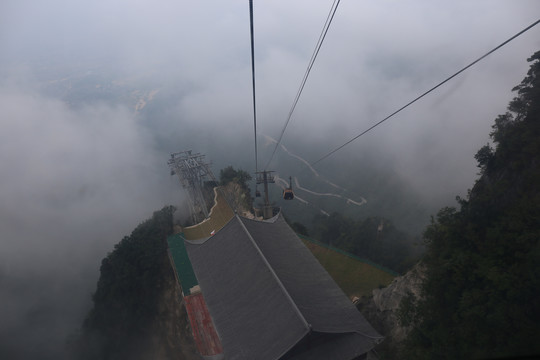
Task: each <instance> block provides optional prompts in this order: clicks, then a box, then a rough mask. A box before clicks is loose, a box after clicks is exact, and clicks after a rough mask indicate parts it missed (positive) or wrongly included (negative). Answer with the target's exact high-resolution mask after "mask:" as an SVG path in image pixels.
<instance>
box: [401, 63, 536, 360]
mask: <svg viewBox="0 0 540 360" xmlns="http://www.w3.org/2000/svg"><path fill="white" fill-rule="evenodd" d="M528 61H529V62H531V67H530V70H529V72H528V73H527V76H526V77H525V79H524V80H523V81H522V82H521V84H520V85H518V86H516V87H515V88H514V89H513V90H514V91H516V92H517V95H516V97H515V98H514V99H513V100H512V101H511V102H510V104H509V106H508V112H507V113H505V114H503V115H500V116H498V117H497V119H496V120H495V124H494V125H493V131H492V133H491V138H492V140H493V145H494V147H492V146H491V145H489V144H488V145H485V146H484V147H482V148H481V149H480V151H478V153H477V155H476V159H477V160H478V166H479V168H480V175H481V176H480V177H479V179H478V180H477V181H476V183H475V184H474V186H473V188H472V190H471V191H470V192H469V195H468V197H467V199H460V198H458V203H459V208H458V209H455V208H450V207H447V208H443V209H442V210H440V212H439V213H438V214H437V216H436V218H435V219H433V221H432V224H431V225H430V226H428V227H427V229H426V231H425V240H426V242H427V253H426V256H425V258H424V260H423V262H424V264H425V266H426V280H425V281H424V283H423V290H422V296H421V299H416V301H414V299H411V298H408V301H405V302H404V303H402V322H403V323H404V324H413V325H414V328H413V330H412V331H411V332H410V334H409V337H408V339H407V341H406V344H405V349H404V351H405V353H404V357H406V358H416V359H428V358H429V359H433V358H437V359H444V358H446V359H464V358H495V357H502V356H523V355H532V354H534V355H540V342H539V341H538V334H540V266H539V262H540V245H539V239H540V52H536V53H535V54H534V55H533V56H532V57H531V58H529V59H528Z"/></svg>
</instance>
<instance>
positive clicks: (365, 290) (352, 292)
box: [302, 237, 395, 298]
mask: <svg viewBox="0 0 540 360" xmlns="http://www.w3.org/2000/svg"><path fill="white" fill-rule="evenodd" d="M302 238H303V241H304V244H305V245H306V246H307V248H308V249H309V250H310V251H311V252H312V253H313V255H314V256H315V257H316V258H317V260H319V262H320V263H321V265H322V266H323V267H324V268H325V269H326V271H328V273H329V274H330V276H332V279H334V281H335V282H336V283H337V284H338V285H339V287H341V289H342V290H343V292H345V294H347V296H349V297H350V298H353V297H355V296H356V297H359V298H361V297H362V296H369V295H371V292H372V291H373V289H376V288H379V287H383V286H387V285H388V284H390V283H391V282H392V279H393V278H394V276H395V273H392V272H390V271H388V270H385V269H382V268H380V267H378V266H376V265H374V264H370V263H369V262H367V261H361V260H360V259H356V258H354V257H353V256H351V255H347V254H345V253H343V252H339V251H335V250H333V249H330V248H328V246H325V245H323V244H318V243H316V242H315V241H313V240H307V239H306V238H305V237H302Z"/></svg>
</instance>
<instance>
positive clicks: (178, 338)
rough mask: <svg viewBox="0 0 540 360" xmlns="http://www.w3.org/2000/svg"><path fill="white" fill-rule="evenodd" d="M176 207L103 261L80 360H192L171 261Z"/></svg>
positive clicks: (76, 348) (77, 353)
mask: <svg viewBox="0 0 540 360" xmlns="http://www.w3.org/2000/svg"><path fill="white" fill-rule="evenodd" d="M173 212H174V207H172V206H168V207H165V208H163V209H162V210H160V211H156V212H154V214H153V216H152V218H150V219H148V220H146V221H145V222H143V223H141V224H140V225H139V226H137V228H135V230H133V232H132V233H131V235H129V236H126V237H124V238H123V239H122V241H120V242H119V243H118V244H116V245H115V246H114V251H112V252H111V253H109V254H108V255H107V257H105V258H104V259H103V261H102V262H101V268H100V272H101V275H100V278H99V281H98V284H97V289H96V292H95V293H94V294H93V296H92V301H93V307H92V309H91V310H90V312H89V314H88V315H87V317H86V319H85V321H84V324H83V326H82V331H81V334H80V336H79V338H78V339H77V340H76V341H75V342H74V343H73V344H72V348H73V349H72V350H73V357H74V358H78V359H81V360H82V359H141V360H142V359H151V358H159V359H190V358H191V357H189V355H190V354H194V353H195V352H194V349H193V344H191V343H190V340H189V336H190V334H187V333H186V331H189V330H186V325H187V319H186V314H185V311H184V310H183V308H182V307H181V304H180V297H181V294H180V291H179V288H178V285H177V282H176V279H175V277H174V273H173V271H172V268H171V265H170V262H169V259H168V256H167V243H166V236H167V235H169V234H171V233H172V231H173V221H172V215H173Z"/></svg>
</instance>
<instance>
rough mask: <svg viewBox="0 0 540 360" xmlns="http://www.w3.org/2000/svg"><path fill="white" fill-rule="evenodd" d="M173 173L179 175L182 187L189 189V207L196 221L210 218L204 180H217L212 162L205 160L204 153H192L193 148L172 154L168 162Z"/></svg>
mask: <svg viewBox="0 0 540 360" xmlns="http://www.w3.org/2000/svg"><path fill="white" fill-rule="evenodd" d="M167 164H169V167H170V168H171V175H174V174H176V175H178V178H179V179H180V183H181V184H182V187H183V188H184V189H186V190H187V192H188V198H189V207H190V212H191V216H192V218H193V221H194V223H198V222H200V221H202V220H203V219H206V218H208V206H207V204H206V201H205V200H204V196H203V191H202V190H203V184H204V180H206V179H207V178H208V177H210V178H211V179H212V180H215V178H214V175H213V174H212V171H211V170H210V164H209V163H206V162H204V155H201V154H192V153H191V150H187V151H182V152H178V153H173V154H171V158H170V159H169V161H168V162H167Z"/></svg>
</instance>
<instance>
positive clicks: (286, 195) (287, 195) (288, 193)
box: [283, 176, 294, 200]
mask: <svg viewBox="0 0 540 360" xmlns="http://www.w3.org/2000/svg"><path fill="white" fill-rule="evenodd" d="M292 199H294V192H293V189H292V178H291V177H290V176H289V187H288V188H286V189H284V190H283V200H292Z"/></svg>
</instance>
